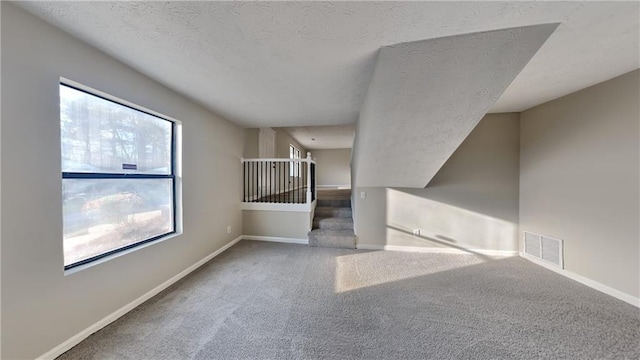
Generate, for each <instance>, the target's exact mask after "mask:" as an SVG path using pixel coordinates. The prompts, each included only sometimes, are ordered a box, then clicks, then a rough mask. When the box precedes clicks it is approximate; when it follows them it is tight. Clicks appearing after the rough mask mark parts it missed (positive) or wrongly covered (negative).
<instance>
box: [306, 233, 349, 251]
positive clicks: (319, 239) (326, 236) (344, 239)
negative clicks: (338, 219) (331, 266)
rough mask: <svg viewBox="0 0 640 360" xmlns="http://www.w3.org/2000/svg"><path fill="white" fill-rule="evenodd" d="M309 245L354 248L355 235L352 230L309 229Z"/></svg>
mask: <svg viewBox="0 0 640 360" xmlns="http://www.w3.org/2000/svg"><path fill="white" fill-rule="evenodd" d="M309 246H318V247H333V248H343V249H355V248H356V236H355V234H354V233H353V230H327V229H316V230H311V231H310V232H309Z"/></svg>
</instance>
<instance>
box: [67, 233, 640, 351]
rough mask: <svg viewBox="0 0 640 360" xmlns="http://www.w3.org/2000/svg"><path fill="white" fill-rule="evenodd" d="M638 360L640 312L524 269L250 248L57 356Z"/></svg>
mask: <svg viewBox="0 0 640 360" xmlns="http://www.w3.org/2000/svg"><path fill="white" fill-rule="evenodd" d="M489 358H491V359H542V358H544V359H638V358H640V310H639V309H638V308H635V307H633V306H631V305H628V304H626V303H624V302H622V301H619V300H616V299H614V298H612V297H609V296H607V295H604V294H601V293H599V292H597V291H595V290H592V289H589V288H587V287H585V286H583V285H581V284H579V283H576V282H573V281H571V280H569V279H566V278H564V277H562V276H559V275H557V274H555V273H553V272H551V271H548V270H546V269H543V268H541V267H538V266H536V265H533V264H531V263H529V262H527V261H526V260H523V259H520V258H517V257H510V258H488V257H478V256H476V255H452V254H417V253H403V252H389V251H387V252H381V251H369V252H367V251H358V250H346V249H331V248H311V247H307V246H303V245H291V244H277V243H263V242H251V241H241V242H240V243H238V244H237V245H235V246H233V247H232V248H230V249H229V250H227V251H226V252H225V253H223V254H222V255H220V256H218V257H217V258H215V259H214V260H213V261H211V262H209V263H208V264H207V265H205V266H203V267H202V268H200V269H199V270H198V271H196V272H194V273H193V274H191V275H190V276H188V277H187V278H185V279H184V280H182V281H180V282H178V283H177V284H175V285H174V286H172V287H171V288H169V289H167V290H166V291H164V292H162V293H161V294H159V295H158V296H156V297H154V298H153V299H151V300H150V301H148V302H146V303H145V304H143V305H142V306H140V307H138V308H137V309H135V310H133V311H132V312H130V313H129V314H127V315H125V316H123V317H122V318H120V319H119V320H117V321H116V322H114V323H113V324H111V325H109V326H107V327H106V328H104V329H102V330H101V331H99V332H97V333H95V334H94V335H92V336H90V337H89V338H88V339H86V340H85V341H83V342H82V343H81V344H79V345H78V346H76V347H74V348H73V349H71V350H70V351H68V352H67V353H65V354H64V355H62V356H61V357H60V358H59V359H136V360H139V359H489Z"/></svg>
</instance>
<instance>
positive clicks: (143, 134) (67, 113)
mask: <svg viewBox="0 0 640 360" xmlns="http://www.w3.org/2000/svg"><path fill="white" fill-rule="evenodd" d="M171 129H172V123H171V122H169V121H168V120H164V119H161V118H159V117H156V116H152V115H149V114H146V113H143V112H141V111H138V110H134V109H131V108H128V107H126V106H123V105H120V104H117V103H114V102H112V101H108V100H105V99H102V98H99V97H97V96H94V95H91V94H87V93H85V92H83V91H80V90H76V89H74V88H71V87H68V86H66V85H63V84H60V133H61V146H62V171H63V172H85V173H86V172H89V173H105V172H111V173H135V174H170V173H171V156H172V155H171V140H172V139H171V137H172V133H171Z"/></svg>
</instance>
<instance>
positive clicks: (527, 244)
mask: <svg viewBox="0 0 640 360" xmlns="http://www.w3.org/2000/svg"><path fill="white" fill-rule="evenodd" d="M524 253H525V254H527V255H529V256H533V257H535V258H538V259H541V260H544V261H545V262H548V263H550V264H553V265H556V266H558V267H560V268H561V269H564V261H563V243H562V240H559V239H555V238H552V237H549V236H545V235H540V234H536V233H532V232H529V231H525V232H524Z"/></svg>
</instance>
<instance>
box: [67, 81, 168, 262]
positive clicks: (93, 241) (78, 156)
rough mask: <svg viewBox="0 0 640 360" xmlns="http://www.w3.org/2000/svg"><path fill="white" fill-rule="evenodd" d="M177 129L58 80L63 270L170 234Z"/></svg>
mask: <svg viewBox="0 0 640 360" xmlns="http://www.w3.org/2000/svg"><path fill="white" fill-rule="evenodd" d="M175 129H176V124H175V123H174V122H173V121H170V120H167V119H164V118H162V117H159V116H156V115H152V114H150V113H149V112H146V111H142V110H139V109H136V108H134V107H131V106H128V105H123V104H121V103H119V102H116V101H113V100H109V99H107V98H106V97H103V96H98V95H94V94H92V93H91V92H89V91H86V90H83V89H80V88H79V87H75V86H71V85H67V84H64V83H61V84H60V140H61V151H62V200H63V204H62V210H63V222H64V224H63V225H64V267H65V269H69V268H72V267H74V266H78V265H82V264H86V263H88V262H91V261H94V260H97V259H99V258H102V257H105V256H108V255H111V254H113V253H116V252H118V251H123V250H126V249H129V248H132V247H134V246H138V245H141V244H143V243H147V242H149V241H153V240H156V239H159V238H161V237H163V236H165V235H168V234H171V233H174V232H175V231H176V216H175V204H176V177H175V137H176V131H175Z"/></svg>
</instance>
